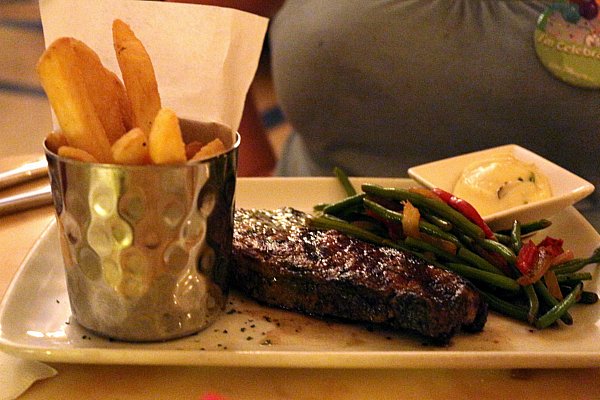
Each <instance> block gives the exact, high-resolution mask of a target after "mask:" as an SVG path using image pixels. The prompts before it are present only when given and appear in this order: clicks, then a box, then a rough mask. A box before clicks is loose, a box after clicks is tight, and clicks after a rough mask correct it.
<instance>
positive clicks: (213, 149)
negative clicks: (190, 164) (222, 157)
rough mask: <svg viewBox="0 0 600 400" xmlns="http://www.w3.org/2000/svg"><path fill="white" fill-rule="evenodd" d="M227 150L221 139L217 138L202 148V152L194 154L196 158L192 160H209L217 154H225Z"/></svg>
mask: <svg viewBox="0 0 600 400" xmlns="http://www.w3.org/2000/svg"><path fill="white" fill-rule="evenodd" d="M225 150H227V149H226V148H225V145H224V144H223V142H222V141H221V140H220V139H218V138H217V139H214V140H211V141H210V142H208V143H206V144H205V145H204V146H202V148H201V149H200V151H198V152H197V153H196V154H194V156H193V157H192V158H191V161H199V160H205V159H207V158H211V157H214V156H216V155H217V154H220V153H223V152H224V151H225Z"/></svg>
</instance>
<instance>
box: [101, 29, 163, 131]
mask: <svg viewBox="0 0 600 400" xmlns="http://www.w3.org/2000/svg"><path fill="white" fill-rule="evenodd" d="M112 30H113V45H114V48H115V53H116V55H117V61H118V63H119V69H120V70H121V75H122V77H123V82H124V83H125V88H126V89H127V95H128V96H129V99H130V101H131V106H132V109H133V121H134V126H135V127H139V128H141V129H142V130H143V131H144V132H145V133H146V134H149V133H150V129H151V127H152V123H153V121H154V118H155V117H156V114H157V113H158V110H160V108H161V101H160V95H159V93H158V84H157V82H156V76H155V74H154V67H153V66H152V60H150V56H149V55H148V52H147V51H146V48H145V47H144V45H143V44H142V42H141V41H140V40H139V39H138V38H137V37H136V36H135V34H134V33H133V31H132V30H131V28H130V27H129V25H127V24H126V23H125V22H123V21H121V20H120V19H116V20H114V22H113V26H112Z"/></svg>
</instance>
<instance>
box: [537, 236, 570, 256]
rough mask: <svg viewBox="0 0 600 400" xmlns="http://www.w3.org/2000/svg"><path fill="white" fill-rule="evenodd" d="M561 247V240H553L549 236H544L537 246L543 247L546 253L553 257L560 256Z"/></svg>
mask: <svg viewBox="0 0 600 400" xmlns="http://www.w3.org/2000/svg"><path fill="white" fill-rule="evenodd" d="M562 246H563V240H562V239H555V238H552V237H550V236H546V237H545V238H544V240H542V241H541V242H540V243H539V244H538V247H545V248H546V251H548V253H550V254H551V255H552V256H553V257H556V256H559V255H560V254H562V253H564V250H563V247H562Z"/></svg>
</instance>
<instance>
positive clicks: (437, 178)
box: [408, 144, 594, 229]
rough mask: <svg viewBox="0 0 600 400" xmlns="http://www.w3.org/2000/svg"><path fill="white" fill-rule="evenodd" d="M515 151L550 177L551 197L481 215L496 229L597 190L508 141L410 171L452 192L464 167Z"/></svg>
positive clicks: (531, 218) (546, 214) (552, 210)
mask: <svg viewBox="0 0 600 400" xmlns="http://www.w3.org/2000/svg"><path fill="white" fill-rule="evenodd" d="M505 153H509V154H512V155H513V156H514V157H515V158H517V159H518V160H521V161H523V162H525V163H532V164H535V165H536V166H537V168H538V169H539V170H540V171H541V172H542V173H543V174H545V175H546V176H547V177H548V180H549V181H550V186H551V188H552V197H551V198H549V199H545V200H540V201H536V202H531V203H529V204H525V205H521V206H518V207H513V208H510V209H507V210H503V211H500V212H495V213H492V214H488V215H482V217H483V219H484V220H485V221H486V222H487V223H488V224H489V225H490V226H491V227H492V228H494V229H505V228H509V227H510V226H511V225H512V223H513V221H514V220H515V219H517V220H519V221H521V222H522V223H526V222H531V221H535V220H538V219H542V218H549V217H551V216H553V215H555V214H556V213H558V212H559V211H561V210H563V209H565V208H566V207H568V206H570V205H573V204H575V203H577V202H578V201H580V200H582V199H584V198H585V197H587V196H589V195H590V194H591V193H592V192H593V191H594V185H592V184H591V183H590V182H588V181H586V180H585V179H583V178H581V177H579V176H577V175H575V174H574V173H572V172H570V171H568V170H566V169H564V168H562V167H560V166H559V165H557V164H555V163H553V162H551V161H549V160H547V159H545V158H543V157H541V156H540V155H538V154H535V153H533V152H532V151H529V150H527V149H525V148H523V147H521V146H518V145H514V144H509V145H505V146H499V147H494V148H491V149H486V150H482V151H477V152H473V153H467V154H463V155H460V156H456V157H451V158H446V159H443V160H439V161H434V162H430V163H427V164H422V165H418V166H415V167H411V168H409V170H408V175H409V176H410V177H411V178H413V179H414V180H416V181H417V182H419V183H420V184H422V185H423V186H425V187H428V188H434V187H438V188H440V189H443V190H445V191H447V192H452V190H453V188H454V185H455V184H456V182H457V181H458V179H459V178H460V175H461V174H462V172H463V170H464V169H465V167H467V166H468V165H470V164H472V163H473V162H476V161H482V160H485V159H487V158H490V157H492V156H494V155H498V154H505Z"/></svg>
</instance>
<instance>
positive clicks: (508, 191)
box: [453, 154, 552, 216]
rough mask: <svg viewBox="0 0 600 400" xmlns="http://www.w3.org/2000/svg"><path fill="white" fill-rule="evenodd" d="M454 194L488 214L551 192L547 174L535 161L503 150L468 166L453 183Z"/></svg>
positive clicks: (522, 203) (548, 195)
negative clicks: (504, 152)
mask: <svg viewBox="0 0 600 400" xmlns="http://www.w3.org/2000/svg"><path fill="white" fill-rule="evenodd" d="M453 193H454V195H455V196H457V197H461V198H463V199H465V200H466V201H468V202H469V203H471V204H472V205H473V206H474V207H475V208H476V209H477V210H478V211H479V213H480V214H481V215H483V216H485V215H489V214H493V213H495V212H498V211H502V210H506V209H508V208H511V207H516V206H520V205H524V204H528V203H531V202H534V201H538V200H543V199H547V198H549V197H551V196H552V190H551V188H550V183H549V181H548V178H547V177H546V176H545V175H544V174H542V173H541V172H540V171H539V170H538V168H537V167H536V166H535V164H529V163H525V162H523V161H520V160H518V159H517V158H515V157H514V156H513V155H512V154H502V155H497V156H494V157H493V158H489V159H486V160H482V161H477V162H475V163H473V164H470V165H469V166H467V167H466V168H465V169H464V171H463V172H462V175H461V176H460V178H459V179H458V181H457V182H456V185H455V186H454V191H453Z"/></svg>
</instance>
